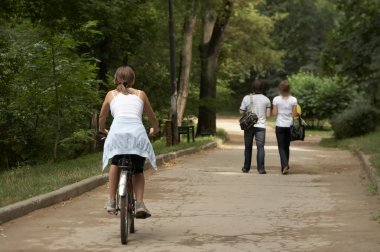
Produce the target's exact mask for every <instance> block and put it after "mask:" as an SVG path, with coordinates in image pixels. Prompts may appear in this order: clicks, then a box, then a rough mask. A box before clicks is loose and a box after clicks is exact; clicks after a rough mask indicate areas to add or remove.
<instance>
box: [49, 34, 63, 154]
mask: <svg viewBox="0 0 380 252" xmlns="http://www.w3.org/2000/svg"><path fill="white" fill-rule="evenodd" d="M54 46H55V45H54V41H52V42H51V53H52V62H51V63H52V70H53V71H52V72H53V83H54V92H55V106H56V113H57V129H56V132H55V140H54V150H53V151H54V153H53V157H54V160H56V159H57V150H58V141H59V137H60V134H61V110H60V102H59V92H58V83H57V78H56V72H55V67H56V59H55V48H54Z"/></svg>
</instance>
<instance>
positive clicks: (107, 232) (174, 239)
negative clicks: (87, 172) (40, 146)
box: [0, 119, 380, 252]
mask: <svg viewBox="0 0 380 252" xmlns="http://www.w3.org/2000/svg"><path fill="white" fill-rule="evenodd" d="M218 124H219V125H218V126H219V127H224V128H226V129H227V130H228V131H229V133H230V135H231V141H230V142H227V143H226V144H225V145H223V146H222V147H221V148H219V149H216V150H209V151H205V152H202V153H198V154H194V155H191V156H187V157H183V158H180V159H178V160H176V161H175V163H174V162H173V163H170V164H168V165H167V166H166V167H165V168H163V169H161V171H159V172H157V173H155V174H149V175H148V179H147V192H146V203H147V206H148V207H149V208H150V210H151V212H152V213H153V217H152V218H150V219H147V220H138V221H137V222H136V225H137V226H136V227H137V232H136V234H133V235H132V236H131V239H130V241H129V244H128V245H127V247H125V246H122V245H120V239H119V233H118V232H119V222H118V218H117V217H116V216H111V215H108V214H106V213H105V212H104V209H103V208H102V207H103V205H104V201H105V197H106V195H107V188H106V186H103V187H99V188H97V189H95V190H93V191H91V192H89V193H86V194H84V195H82V196H80V197H77V198H75V199H72V200H70V201H67V202H64V203H62V204H59V205H56V206H53V207H50V208H46V209H42V210H38V211H35V212H33V213H32V214H30V215H28V216H25V217H22V218H19V219H17V220H14V221H11V222H9V223H6V224H5V225H3V226H0V251H150V252H151V251H181V252H182V251H255V252H266V251H279V252H284V251H291V252H295V251H302V252H303V251H331V252H335V251H337V252H338V251H339V252H359V251H360V252H367V251H368V252H370V251H373V252H375V251H376V252H379V251H380V224H379V223H378V222H377V221H376V220H375V218H376V216H377V215H379V213H380V202H379V197H378V196H370V195H369V193H368V184H367V183H368V182H367V180H366V179H365V178H364V172H363V171H362V168H361V167H360V163H359V161H358V160H357V159H356V158H355V157H354V156H353V155H352V154H350V153H349V152H347V151H341V150H335V149H324V148H321V147H319V146H318V143H317V141H318V139H317V138H313V137H309V138H308V139H307V140H308V141H307V142H305V143H296V144H294V145H293V146H292V148H291V174H290V175H287V176H283V175H280V172H279V169H280V168H279V157H278V154H277V148H276V146H275V144H276V143H275V139H274V133H273V130H268V133H267V147H266V167H267V172H268V174H266V175H258V174H257V172H255V168H253V170H252V172H251V173H249V174H243V173H241V171H240V168H241V165H242V161H243V160H242V155H243V146H242V134H241V131H237V130H238V129H237V120H236V119H223V120H218Z"/></svg>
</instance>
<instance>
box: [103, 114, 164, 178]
mask: <svg viewBox="0 0 380 252" xmlns="http://www.w3.org/2000/svg"><path fill="white" fill-rule="evenodd" d="M122 154H135V155H139V156H142V157H145V158H148V159H149V161H150V163H151V165H152V167H153V169H157V165H156V156H155V154H154V150H153V147H152V144H151V143H150V141H149V138H148V135H147V133H146V131H145V128H144V125H143V124H142V121H141V119H137V118H134V117H125V116H120V117H117V118H115V119H114V120H113V122H112V125H111V128H110V131H109V132H108V135H107V139H106V141H105V143H104V149H103V171H104V169H105V168H106V166H107V164H108V161H109V159H110V158H112V157H113V156H115V155H122Z"/></svg>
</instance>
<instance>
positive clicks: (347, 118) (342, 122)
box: [331, 101, 379, 139]
mask: <svg viewBox="0 0 380 252" xmlns="http://www.w3.org/2000/svg"><path fill="white" fill-rule="evenodd" d="M378 116H379V111H377V110H376V109H375V108H373V107H372V106H371V105H369V104H368V102H365V101H358V102H354V103H353V104H352V105H351V106H350V107H349V108H347V109H346V110H344V111H343V112H342V113H339V114H336V115H335V116H334V117H333V119H332V121H331V124H332V128H333V130H334V133H335V137H336V138H337V139H343V138H349V137H354V136H360V135H364V134H367V133H369V132H371V131H374V130H375V129H376V127H377V124H378V122H379V119H378Z"/></svg>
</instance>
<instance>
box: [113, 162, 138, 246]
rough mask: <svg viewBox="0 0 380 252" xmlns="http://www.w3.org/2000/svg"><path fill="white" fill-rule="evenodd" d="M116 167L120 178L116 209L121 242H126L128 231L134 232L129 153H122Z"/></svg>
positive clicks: (133, 203) (131, 168) (131, 170)
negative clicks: (118, 213) (118, 216)
mask: <svg viewBox="0 0 380 252" xmlns="http://www.w3.org/2000/svg"><path fill="white" fill-rule="evenodd" d="M118 167H119V170H120V178H119V185H118V190H117V197H116V211H117V212H119V211H120V238H121V244H127V243H128V235H129V233H135V198H134V192H133V182H132V177H133V174H134V166H133V164H132V161H131V158H130V155H123V157H122V158H121V159H120V160H119V164H118ZM117 212H116V214H117Z"/></svg>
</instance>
